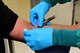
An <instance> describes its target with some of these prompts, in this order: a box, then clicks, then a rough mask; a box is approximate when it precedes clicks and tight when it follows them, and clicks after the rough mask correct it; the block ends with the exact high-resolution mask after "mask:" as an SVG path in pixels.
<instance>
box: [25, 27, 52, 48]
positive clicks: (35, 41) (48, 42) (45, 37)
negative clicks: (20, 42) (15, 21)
mask: <svg viewBox="0 0 80 53" xmlns="http://www.w3.org/2000/svg"><path fill="white" fill-rule="evenodd" d="M52 35H53V29H52V28H37V29H32V30H28V31H26V30H24V39H25V41H26V44H27V45H28V46H30V47H31V49H32V50H41V49H44V48H47V47H50V46H52V45H53V38H52V37H53V36H52Z"/></svg>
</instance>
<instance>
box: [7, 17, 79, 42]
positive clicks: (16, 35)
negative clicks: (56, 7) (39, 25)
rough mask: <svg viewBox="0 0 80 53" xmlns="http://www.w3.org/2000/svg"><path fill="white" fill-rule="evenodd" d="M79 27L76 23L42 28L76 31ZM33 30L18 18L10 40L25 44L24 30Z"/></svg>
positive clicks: (26, 22)
mask: <svg viewBox="0 0 80 53" xmlns="http://www.w3.org/2000/svg"><path fill="white" fill-rule="evenodd" d="M79 27H80V23H78V24H77V25H75V26H70V25H58V24H51V25H50V26H44V28H56V29H69V30H76V29H78V28H79ZM33 28H34V26H32V25H31V23H30V22H28V21H25V20H24V19H22V18H18V19H17V22H16V24H15V26H14V29H13V30H12V31H11V32H10V34H9V35H10V37H11V38H10V39H12V40H17V41H21V42H25V41H24V33H23V32H24V29H27V30H31V29H33ZM8 39H9V38H8Z"/></svg>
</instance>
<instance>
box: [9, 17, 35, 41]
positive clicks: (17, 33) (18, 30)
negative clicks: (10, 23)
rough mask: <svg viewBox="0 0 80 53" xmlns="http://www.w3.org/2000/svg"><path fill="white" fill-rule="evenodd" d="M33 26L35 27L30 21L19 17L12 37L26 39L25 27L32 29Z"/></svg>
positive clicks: (20, 39) (11, 34)
mask: <svg viewBox="0 0 80 53" xmlns="http://www.w3.org/2000/svg"><path fill="white" fill-rule="evenodd" d="M33 28H34V27H33V26H32V25H31V24H30V23H29V22H28V21H25V20H23V19H22V18H18V19H17V22H16V24H15V27H14V29H13V30H12V31H11V33H10V37H11V39H14V40H19V41H24V34H23V31H24V29H27V30H30V29H33Z"/></svg>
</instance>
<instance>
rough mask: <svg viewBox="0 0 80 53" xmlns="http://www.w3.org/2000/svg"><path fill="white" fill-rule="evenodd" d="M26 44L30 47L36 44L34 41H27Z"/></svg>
mask: <svg viewBox="0 0 80 53" xmlns="http://www.w3.org/2000/svg"><path fill="white" fill-rule="evenodd" d="M26 44H27V45H28V46H29V47H33V46H34V43H33V42H26Z"/></svg>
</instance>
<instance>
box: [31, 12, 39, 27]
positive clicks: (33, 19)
mask: <svg viewBox="0 0 80 53" xmlns="http://www.w3.org/2000/svg"><path fill="white" fill-rule="evenodd" d="M37 18H38V16H37V14H36V13H35V12H33V11H31V12H30V22H31V23H32V25H34V26H35V25H36V20H37Z"/></svg>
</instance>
